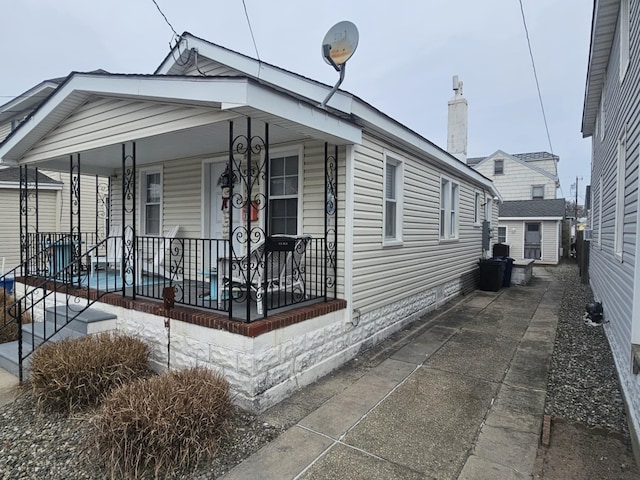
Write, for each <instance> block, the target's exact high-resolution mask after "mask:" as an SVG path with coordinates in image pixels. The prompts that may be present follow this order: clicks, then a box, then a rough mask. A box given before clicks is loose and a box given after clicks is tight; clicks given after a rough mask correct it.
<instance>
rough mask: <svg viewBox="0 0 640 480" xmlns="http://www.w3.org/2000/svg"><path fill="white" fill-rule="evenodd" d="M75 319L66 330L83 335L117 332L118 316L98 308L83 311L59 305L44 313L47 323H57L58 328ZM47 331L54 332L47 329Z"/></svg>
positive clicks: (79, 308)
mask: <svg viewBox="0 0 640 480" xmlns="http://www.w3.org/2000/svg"><path fill="white" fill-rule="evenodd" d="M78 312H80V314H79V315H78V316H77V317H76V318H74V319H73V320H72V321H71V322H70V323H69V325H67V326H66V327H65V329H67V328H70V329H71V330H75V331H76V332H80V333H82V334H88V333H98V332H104V331H107V330H115V328H116V320H117V318H118V317H117V316H116V315H114V314H113V313H107V312H103V311H102V310H98V309H97V308H91V307H89V308H87V309H86V310H84V311H82V307H76V306H73V305H69V306H66V305H57V306H55V307H49V308H47V309H46V310H45V312H44V319H45V321H46V322H51V323H56V324H57V325H58V326H60V325H64V324H65V323H66V322H67V318H68V317H73V316H75V315H77V314H78ZM47 331H53V330H50V329H47Z"/></svg>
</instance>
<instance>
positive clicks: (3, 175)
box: [0, 70, 109, 270]
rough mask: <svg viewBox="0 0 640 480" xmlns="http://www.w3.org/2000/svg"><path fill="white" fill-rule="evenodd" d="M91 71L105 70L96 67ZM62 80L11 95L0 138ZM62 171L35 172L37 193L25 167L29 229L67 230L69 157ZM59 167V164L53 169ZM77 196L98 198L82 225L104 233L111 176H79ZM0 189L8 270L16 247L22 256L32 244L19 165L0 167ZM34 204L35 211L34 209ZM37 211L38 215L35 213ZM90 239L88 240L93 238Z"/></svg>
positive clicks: (3, 109) (0, 109)
mask: <svg viewBox="0 0 640 480" xmlns="http://www.w3.org/2000/svg"><path fill="white" fill-rule="evenodd" d="M94 73H106V72H105V71H104V70H96V71H95V72H94ZM64 80H65V78H64V77H63V78H54V79H50V80H45V81H43V82H41V83H39V84H38V85H36V86H35V87H33V88H30V89H29V90H27V91H26V92H24V93H23V94H21V95H18V96H17V97H16V98H15V99H13V100H11V101H9V102H8V103H6V104H4V105H2V106H0V143H2V141H3V140H4V139H5V138H6V137H8V136H9V135H10V134H11V132H13V131H14V130H15V129H16V128H18V126H19V125H20V124H21V123H22V121H24V120H25V119H26V118H28V117H29V115H31V113H32V112H33V111H34V110H36V108H38V107H39V105H40V104H41V103H42V102H43V101H45V100H46V99H47V97H48V96H49V95H51V93H52V92H53V91H55V89H56V88H58V86H59V85H60V84H61V83H62V82H63V81H64ZM63 168H64V169H63V170H62V171H54V170H44V171H41V170H40V171H38V187H39V188H38V194H37V195H36V189H35V170H33V171H29V172H28V173H27V175H28V182H29V186H30V187H31V188H30V192H29V195H28V196H26V197H25V198H24V203H25V208H26V212H27V215H26V217H25V221H26V222H27V223H28V225H29V229H30V230H31V231H36V230H37V231H38V232H41V233H47V232H48V233H53V232H68V231H69V230H70V218H71V213H70V204H71V202H72V201H73V195H72V181H71V178H72V176H71V175H70V174H69V167H68V162H67V165H63ZM56 170H58V168H56ZM81 176H82V178H83V180H82V182H80V186H81V196H84V197H87V198H96V196H97V197H98V198H99V199H100V202H99V203H100V205H98V207H97V208H96V203H95V202H90V203H89V202H85V203H83V204H82V209H81V211H80V225H81V229H82V230H84V231H88V230H94V231H95V232H97V235H98V238H99V239H101V238H103V237H104V234H105V229H106V225H107V218H106V216H107V210H106V202H107V196H108V195H107V194H108V190H109V179H108V178H106V177H98V178H96V176H95V175H93V176H86V175H81ZM0 188H1V189H2V193H1V194H2V196H3V199H4V201H3V202H2V203H0V216H1V217H2V219H3V221H2V228H1V229H0V257H4V258H5V270H10V269H12V268H14V267H16V266H18V265H19V263H20V258H21V257H20V256H21V252H20V247H21V246H22V247H23V252H22V255H23V256H24V255H29V254H30V248H27V246H26V245H25V243H24V242H21V241H20V221H19V219H20V214H19V212H20V169H19V168H17V167H14V168H7V169H3V170H1V171H0ZM36 208H37V209H38V210H39V212H36ZM37 213H38V214H37ZM96 241H97V240H95V239H94V240H92V241H91V243H96Z"/></svg>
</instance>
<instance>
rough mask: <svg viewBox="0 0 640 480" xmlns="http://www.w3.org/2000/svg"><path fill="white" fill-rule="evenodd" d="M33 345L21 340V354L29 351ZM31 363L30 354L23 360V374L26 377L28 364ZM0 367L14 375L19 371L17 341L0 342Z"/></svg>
mask: <svg viewBox="0 0 640 480" xmlns="http://www.w3.org/2000/svg"><path fill="white" fill-rule="evenodd" d="M32 350H33V347H32V345H31V344H30V343H26V342H23V344H22V355H23V356H24V355H25V354H26V353H28V352H31V351H32ZM30 364H31V356H28V357H27V358H26V359H25V360H24V376H25V378H27V376H28V375H29V365H30ZM0 368H3V369H5V370H6V371H7V372H9V373H10V374H12V375H15V376H16V377H17V376H18V375H19V373H20V368H19V364H18V342H17V341H15V342H7V343H0Z"/></svg>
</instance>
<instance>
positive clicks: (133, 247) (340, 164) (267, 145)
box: [3, 74, 359, 323]
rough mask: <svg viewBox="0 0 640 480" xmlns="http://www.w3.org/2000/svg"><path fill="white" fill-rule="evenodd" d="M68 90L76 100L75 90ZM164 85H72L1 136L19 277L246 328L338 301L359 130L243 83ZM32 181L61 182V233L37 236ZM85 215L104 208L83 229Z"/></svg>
mask: <svg viewBox="0 0 640 480" xmlns="http://www.w3.org/2000/svg"><path fill="white" fill-rule="evenodd" d="M75 77H78V78H75ZM74 80H75V82H76V83H79V84H81V85H82V86H83V87H84V88H80V89H77V88H75V89H74V88H72V89H69V88H68V87H69V84H73V83H74ZM172 80H173V81H172V82H169V80H167V79H157V78H148V77H146V78H144V79H140V80H139V82H136V84H135V85H133V84H131V79H130V78H129V77H121V76H108V77H107V78H103V76H102V75H84V74H76V75H74V76H72V77H71V78H70V79H69V80H68V81H67V84H65V85H63V86H61V87H60V89H59V90H58V91H57V92H56V93H55V94H54V96H52V98H50V99H49V100H48V101H47V102H45V104H44V105H43V107H42V108H41V109H40V110H39V111H37V112H36V114H35V115H34V120H36V122H35V123H34V124H33V125H32V126H31V128H30V129H28V130H25V131H24V132H22V133H23V134H22V135H17V136H16V137H15V138H10V139H9V141H8V142H7V144H8V148H7V149H6V153H5V154H4V156H3V160H4V161H5V162H6V161H7V160H8V159H11V157H12V156H13V157H14V158H15V164H17V165H20V167H21V179H22V180H21V185H20V198H21V206H20V211H21V232H20V235H21V245H22V251H21V268H20V271H19V272H16V273H17V275H16V276H20V277H22V278H23V279H24V280H25V282H27V283H28V284H30V285H32V286H43V287H51V286H52V285H63V286H65V287H66V288H68V289H72V290H73V291H74V292H76V293H80V292H81V291H84V292H86V294H84V295H80V296H86V297H87V298H91V299H95V301H100V300H101V299H103V298H107V297H108V298H113V295H120V296H121V297H123V298H127V299H131V300H137V299H141V300H149V301H155V302H157V306H158V307H165V306H166V307H167V308H177V307H189V308H195V309H199V310H204V311H212V312H214V313H215V314H216V315H222V316H224V317H225V318H227V319H228V320H229V321H233V322H244V323H250V322H254V321H256V320H259V319H267V318H268V317H269V316H272V315H277V314H280V313H282V312H284V311H286V310H288V309H293V308H297V307H300V306H302V305H310V304H311V305H312V304H315V303H319V302H320V303H322V302H330V301H331V300H333V299H336V298H339V297H340V291H341V285H342V282H341V281H340V280H339V278H338V271H339V262H341V261H342V255H341V253H340V251H341V248H340V245H342V244H343V241H344V240H343V237H342V235H341V234H340V232H339V228H338V227H339V224H340V223H341V220H340V219H341V218H343V216H342V215H341V214H340V211H342V205H341V204H340V201H339V198H340V195H341V194H342V193H343V192H344V177H343V175H344V170H343V169H344V157H343V159H342V160H340V159H339V156H340V155H344V153H342V152H344V149H342V150H341V149H340V147H339V146H340V145H345V144H348V143H350V142H352V141H353V140H354V139H356V137H358V134H359V130H358V129H357V127H355V126H354V125H352V124H350V123H348V122H345V119H341V118H337V117H335V116H333V115H331V114H329V113H327V112H324V113H321V114H318V113H317V109H315V107H314V106H311V105H307V104H305V103H304V102H301V101H293V102H292V99H291V98H288V97H285V96H282V95H279V94H277V92H274V91H273V90H271V89H269V88H267V87H264V86H263V85H257V84H254V83H253V82H251V81H249V80H247V79H241V80H238V79H229V81H221V79H219V78H218V79H213V78H209V79H202V78H196V79H184V78H183V79H180V80H177V79H172ZM86 82H88V83H90V84H92V85H93V87H94V88H88V86H86V85H84V84H85V83H86ZM158 82H164V83H163V85H162V86H163V87H167V91H163V93H159V92H160V91H162V89H158V88H156V87H158V85H157V83H158ZM167 82H169V83H167ZM175 83H185V84H186V85H184V86H185V87H189V88H190V89H191V90H190V91H189V93H188V94H186V95H187V96H188V97H189V98H188V99H185V98H179V99H178V98H176V95H180V96H183V95H185V93H184V92H185V91H186V90H180V94H178V93H177V92H178V90H176V89H175V86H176V85H173V84H175ZM203 84H207V86H208V87H209V88H211V89H212V90H208V93H207V95H205V97H206V98H210V97H211V94H212V92H216V93H218V94H220V96H221V97H226V98H225V99H226V100H227V101H224V99H223V100H222V101H215V102H214V101H208V100H204V99H202V98H201V99H199V100H195V99H194V93H193V88H196V89H199V88H201V87H202V85H203ZM231 84H233V86H234V87H240V90H242V93H241V94H240V95H239V96H238V95H237V92H235V93H233V92H232V89H230V86H231ZM129 88H135V89H137V91H136V94H135V95H133V94H132V93H131V92H127V91H126V90H127V89H129ZM218 88H220V90H218ZM96 89H103V91H102V92H96V91H95V90H96ZM116 91H117V92H116ZM165 94H166V95H168V97H170V98H160V97H163V95H165ZM249 94H252V95H253V99H254V100H259V101H257V103H262V106H261V108H257V107H255V106H252V105H249V103H250V102H249V101H248V98H247V97H248V96H250V95H249ZM57 97H59V98H57ZM205 97H203V98H205ZM232 97H233V98H232ZM292 107H295V108H294V110H292ZM314 111H315V113H314ZM63 114H64V116H65V118H64V119H63V120H60V118H61V116H62V115H63ZM39 116H40V117H41V118H38V117H39ZM36 137H37V139H36ZM30 169H46V170H57V171H66V172H68V173H69V175H70V178H71V187H72V188H71V197H70V198H69V199H68V208H69V216H70V220H69V228H68V230H66V229H65V231H60V232H42V231H40V230H39V228H38V224H39V221H38V210H39V209H38V208H37V204H38V186H37V185H33V184H31V183H29V182H28V181H27V180H26V179H27V178H28V177H27V173H28V171H29V170H30ZM88 175H89V176H88ZM98 179H107V182H108V187H107V188H106V189H104V188H100V187H99V185H100V184H101V182H100V181H99V180H98ZM83 182H85V183H86V182H89V183H90V184H91V185H93V184H95V185H96V188H95V194H93V193H92V194H90V195H87V193H86V186H85V185H83ZM87 197H88V198H87ZM85 202H96V205H100V206H101V207H102V209H103V211H104V215H103V216H101V215H97V217H96V219H95V226H94V227H93V225H92V227H93V228H87V219H83V218H81V205H82V204H83V203H85ZM34 205H35V208H34ZM90 220H93V219H90ZM53 288H54V289H58V287H57V286H56V287H53Z"/></svg>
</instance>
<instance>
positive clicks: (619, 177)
mask: <svg viewBox="0 0 640 480" xmlns="http://www.w3.org/2000/svg"><path fill="white" fill-rule="evenodd" d="M626 137H627V132H626V127H625V128H623V130H622V134H621V135H620V138H619V139H618V162H617V163H618V165H617V169H616V170H617V171H616V211H615V224H614V251H615V254H616V256H617V257H618V258H619V259H620V260H622V250H623V240H624V239H623V230H624V180H625V169H626V168H625V167H626V165H625V163H626V158H627V145H626V143H627V138H626Z"/></svg>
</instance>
